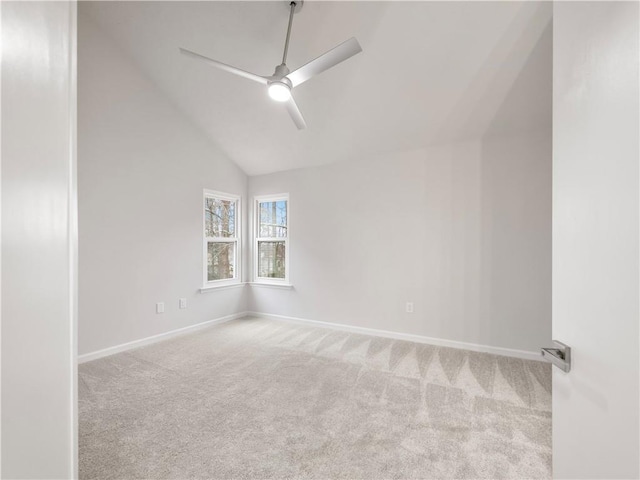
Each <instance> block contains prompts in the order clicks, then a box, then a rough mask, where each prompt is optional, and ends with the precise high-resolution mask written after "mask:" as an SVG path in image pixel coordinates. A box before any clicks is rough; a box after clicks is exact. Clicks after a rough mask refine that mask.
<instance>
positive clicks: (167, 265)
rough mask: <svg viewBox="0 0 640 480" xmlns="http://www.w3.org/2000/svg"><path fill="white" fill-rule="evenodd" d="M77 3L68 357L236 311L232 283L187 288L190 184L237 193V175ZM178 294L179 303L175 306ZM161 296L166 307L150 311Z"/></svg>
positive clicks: (195, 195)
mask: <svg viewBox="0 0 640 480" xmlns="http://www.w3.org/2000/svg"><path fill="white" fill-rule="evenodd" d="M82 8H83V7H82V5H80V13H81V15H80V20H79V46H78V62H79V65H78V96H79V98H78V125H79V132H78V135H79V144H78V183H79V228H80V277H79V280H80V292H79V293H80V305H79V315H80V318H79V353H80V354H86V353H90V352H95V351H97V350H100V349H104V348H107V347H113V346H116V345H120V344H123V343H127V342H130V341H134V340H139V339H143V338H146V337H149V336H152V335H156V334H160V333H164V332H168V331H171V330H175V329H177V328H182V327H186V326H190V325H194V324H197V323H200V322H203V321H207V320H211V319H215V318H219V317H222V316H226V315H229V314H233V313H236V312H239V311H243V310H244V292H243V289H242V288H235V289H228V290H222V291H216V292H214V293H207V294H200V293H198V289H199V288H200V287H201V286H202V276H203V271H202V268H203V267H202V230H203V226H202V204H203V200H202V190H203V189H204V188H209V189H214V190H219V191H223V192H228V193H236V194H241V195H243V196H245V195H246V176H245V175H244V173H243V172H242V171H241V170H240V169H239V168H238V167H237V166H235V164H233V163H232V162H230V161H229V160H228V159H227V158H226V157H225V156H224V154H223V153H222V152H221V151H220V150H219V149H218V148H216V146H215V145H212V144H211V143H210V142H209V140H207V139H206V138H205V137H204V136H203V135H202V134H201V133H200V132H199V131H197V130H196V129H195V128H194V127H193V126H192V125H191V124H190V123H188V122H187V121H186V120H185V119H184V117H183V116H182V115H181V113H180V112H179V111H178V110H176V109H175V108H174V107H173V106H172V105H171V104H169V103H168V102H167V100H166V99H165V97H164V96H162V94H161V93H159V92H158V90H157V89H156V87H155V86H154V85H153V84H152V83H151V82H150V81H149V80H148V79H147V78H145V77H144V76H143V75H142V74H141V73H140V71H139V70H138V69H137V67H136V66H135V65H134V64H133V63H132V62H131V61H130V60H129V59H128V58H127V57H125V56H124V55H123V53H121V52H120V51H119V50H118V49H117V48H116V47H115V46H114V43H113V42H112V40H111V39H109V38H107V37H106V36H105V35H104V34H103V33H102V32H101V31H100V30H99V29H98V28H97V27H96V25H95V24H93V23H92V22H91V21H90V20H89V19H88V18H87V17H85V16H84V15H82ZM176 52H177V51H176ZM176 52H173V53H176ZM176 54H177V53H176ZM181 297H186V298H187V305H188V308H187V309H186V310H179V309H178V299H179V298H181ZM161 301H164V302H165V308H166V313H164V314H156V313H155V304H156V302H161Z"/></svg>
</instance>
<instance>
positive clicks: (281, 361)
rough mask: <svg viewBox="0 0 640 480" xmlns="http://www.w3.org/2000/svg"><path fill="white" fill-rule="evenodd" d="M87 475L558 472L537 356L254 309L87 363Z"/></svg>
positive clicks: (547, 379) (83, 436) (83, 409)
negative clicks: (369, 332) (254, 314)
mask: <svg viewBox="0 0 640 480" xmlns="http://www.w3.org/2000/svg"><path fill="white" fill-rule="evenodd" d="M79 371H80V373H79V378H80V380H79V396H80V477H81V478H82V479H134V478H136V479H142V478H148V479H160V478H167V479H168V478H171V479H187V478H229V479H235V478H238V479H244V478H253V479H267V478H291V479H294V478H295V479H298V478H317V479H325V478H344V479H360V478H361V479H377V478H380V479H382V478H384V479H387V478H388V479H405V478H406V479H409V478H425V479H426V478H429V479H430V478H460V479H463V478H464V479H466V478H492V479H495V478H505V479H516V478H522V479H525V478H527V479H531V478H550V477H551V370H550V366H549V365H547V364H544V363H540V362H533V361H523V360H518V359H513V358H507V357H499V356H494V355H488V354H480V353H473V352H468V351H464V350H455V349H449V348H438V347H432V346H428V345H422V344H414V343H410V342H404V341H394V340H389V339H383V338H377V337H369V336H365V335H357V334H349V333H344V332H338V331H333V330H328V329H322V328H315V327H306V326H305V327H301V326H296V325H290V324H285V323H280V322H275V321H270V320H263V319H243V320H236V321H233V322H229V323H226V324H222V325H219V326H215V327H212V328H210V329H207V330H204V331H200V332H198V333H194V334H190V335H187V336H183V337H179V338H177V339H174V340H170V341H167V342H164V343H159V344H156V345H152V346H149V347H145V348H142V349H138V350H133V351H130V352H127V353H121V354H118V355H114V356H112V357H107V358H104V359H101V360H96V361H93V362H89V363H85V364H83V365H80V368H79Z"/></svg>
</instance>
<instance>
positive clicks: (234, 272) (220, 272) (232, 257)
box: [204, 190, 242, 286]
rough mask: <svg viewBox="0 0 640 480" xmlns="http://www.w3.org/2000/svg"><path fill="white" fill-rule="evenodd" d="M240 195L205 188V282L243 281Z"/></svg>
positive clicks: (218, 283) (215, 283) (220, 283)
mask: <svg viewBox="0 0 640 480" xmlns="http://www.w3.org/2000/svg"><path fill="white" fill-rule="evenodd" d="M239 217H240V197H238V196H236V195H229V194H226V193H219V192H213V191H210V190H205V191H204V285H205V286H216V285H224V284H230V283H238V282H240V258H242V257H241V252H240V248H241V246H240V232H239V229H240V218H239Z"/></svg>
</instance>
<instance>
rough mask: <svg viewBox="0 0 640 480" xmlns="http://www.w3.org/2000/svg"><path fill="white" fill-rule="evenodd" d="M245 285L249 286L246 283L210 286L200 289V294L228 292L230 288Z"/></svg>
mask: <svg viewBox="0 0 640 480" xmlns="http://www.w3.org/2000/svg"><path fill="white" fill-rule="evenodd" d="M245 285H248V284H247V283H244V282H236V283H228V284H226V285H208V286H206V287H202V288H201V289H200V293H211V292H217V291H218V290H227V289H229V288H236V287H244V286H245Z"/></svg>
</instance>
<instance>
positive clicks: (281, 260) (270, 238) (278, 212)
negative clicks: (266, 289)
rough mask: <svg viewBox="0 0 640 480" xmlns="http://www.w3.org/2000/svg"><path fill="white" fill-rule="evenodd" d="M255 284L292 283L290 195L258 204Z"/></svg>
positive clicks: (260, 198) (257, 200)
mask: <svg viewBox="0 0 640 480" xmlns="http://www.w3.org/2000/svg"><path fill="white" fill-rule="evenodd" d="M255 232H256V234H255V245H254V247H255V248H254V250H255V262H254V271H255V280H256V281H257V282H261V283H284V284H287V283H289V195H286V194H283V195H274V196H268V197H257V198H256V202H255Z"/></svg>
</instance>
